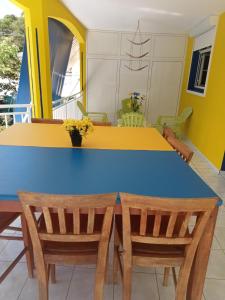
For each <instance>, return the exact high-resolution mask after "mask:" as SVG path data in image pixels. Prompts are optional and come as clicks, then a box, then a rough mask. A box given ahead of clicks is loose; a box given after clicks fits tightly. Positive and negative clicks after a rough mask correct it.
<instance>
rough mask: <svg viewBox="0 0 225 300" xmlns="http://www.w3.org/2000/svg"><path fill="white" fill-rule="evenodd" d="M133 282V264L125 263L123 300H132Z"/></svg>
mask: <svg viewBox="0 0 225 300" xmlns="http://www.w3.org/2000/svg"><path fill="white" fill-rule="evenodd" d="M131 281H132V268H131V264H128V263H127V262H126V261H124V267H123V300H130V299H131Z"/></svg>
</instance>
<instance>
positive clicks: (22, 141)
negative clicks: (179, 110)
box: [0, 124, 173, 151]
mask: <svg viewBox="0 0 225 300" xmlns="http://www.w3.org/2000/svg"><path fill="white" fill-rule="evenodd" d="M0 145H17V146H35V147H61V148H71V147H72V146H71V141H70V137H69V134H68V133H67V132H66V130H65V129H64V128H63V126H62V125H59V124H15V125H13V126H11V127H9V128H7V129H6V130H4V131H3V132H1V133H0ZM82 147H84V148H94V149H121V150H166V151H172V150H173V149H172V147H171V146H170V145H169V144H168V143H167V142H166V140H165V139H164V138H163V137H162V136H161V135H160V134H159V132H158V131H157V130H156V129H155V128H127V127H109V126H106V127H104V126H95V127H94V132H93V133H91V134H90V135H88V137H87V139H84V140H83V144H82Z"/></svg>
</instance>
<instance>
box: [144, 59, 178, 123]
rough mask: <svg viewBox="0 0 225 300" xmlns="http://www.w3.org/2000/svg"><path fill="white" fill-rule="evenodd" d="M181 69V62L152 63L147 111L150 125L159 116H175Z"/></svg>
mask: <svg viewBox="0 0 225 300" xmlns="http://www.w3.org/2000/svg"><path fill="white" fill-rule="evenodd" d="M182 68H183V63H182V62H153V64H152V75H151V87H150V100H149V109H148V117H149V121H150V122H151V123H152V124H154V123H155V122H156V120H157V118H158V116H160V115H171V116H174V115H176V112H177V105H178V101H179V94H180V84H181V79H182Z"/></svg>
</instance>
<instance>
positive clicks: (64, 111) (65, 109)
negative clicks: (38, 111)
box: [0, 92, 83, 127]
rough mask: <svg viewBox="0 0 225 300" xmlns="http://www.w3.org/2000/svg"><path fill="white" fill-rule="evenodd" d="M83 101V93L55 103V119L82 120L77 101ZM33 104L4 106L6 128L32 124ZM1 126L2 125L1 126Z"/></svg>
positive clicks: (1, 109) (0, 111) (1, 107)
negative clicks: (14, 125) (20, 124)
mask: <svg viewBox="0 0 225 300" xmlns="http://www.w3.org/2000/svg"><path fill="white" fill-rule="evenodd" d="M78 100H79V101H81V102H82V101H83V92H80V93H77V94H75V95H72V96H69V97H65V98H61V99H59V100H56V101H54V102H53V109H52V110H53V119H62V120H65V119H81V118H82V114H81V112H80V111H79V109H78V107H77V101H78ZM31 109H32V104H2V105H0V119H1V121H2V122H1V123H2V125H3V126H5V127H9V126H10V125H13V124H15V123H30V122H31V116H32V114H31ZM0 126H1V125H0Z"/></svg>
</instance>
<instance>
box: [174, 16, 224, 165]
mask: <svg viewBox="0 0 225 300" xmlns="http://www.w3.org/2000/svg"><path fill="white" fill-rule="evenodd" d="M192 46H193V39H189V42H188V48H187V55H186V65H185V71H184V79H183V87H182V95H181V102H180V108H179V110H180V111H181V110H182V109H183V108H184V107H186V106H192V107H193V115H192V116H191V118H190V120H189V121H188V122H187V125H186V133H187V136H188V138H189V139H190V140H191V141H192V142H193V144H194V145H195V146H196V147H197V148H198V149H199V150H200V151H201V152H202V153H203V154H204V155H205V156H206V157H207V158H208V159H209V160H210V161H211V162H212V163H213V164H214V165H215V166H216V168H217V169H221V165H222V161H223V156H224V151H225V13H223V14H222V15H221V16H220V19H219V24H218V28H217V34H216V39H215V46H214V51H213V55H212V58H211V68H210V73H209V78H208V86H207V91H206V96H205V97H201V96H197V95H193V94H190V93H188V92H187V91H186V89H187V83H188V79H189V70H190V63H191V58H192Z"/></svg>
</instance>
